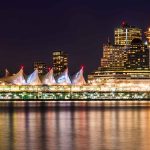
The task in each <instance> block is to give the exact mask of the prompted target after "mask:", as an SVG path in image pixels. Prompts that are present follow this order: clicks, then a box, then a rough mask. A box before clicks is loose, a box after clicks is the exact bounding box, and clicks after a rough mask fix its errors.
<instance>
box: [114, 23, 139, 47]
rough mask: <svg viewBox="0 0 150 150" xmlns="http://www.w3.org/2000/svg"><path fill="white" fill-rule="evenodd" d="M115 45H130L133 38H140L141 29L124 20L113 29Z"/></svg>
mask: <svg viewBox="0 0 150 150" xmlns="http://www.w3.org/2000/svg"><path fill="white" fill-rule="evenodd" d="M114 38H115V45H130V44H131V42H132V40H133V39H135V38H138V39H141V40H142V30H141V29H140V28H137V27H135V26H130V25H128V24H127V23H125V22H122V25H121V26H120V27H118V28H115V30H114Z"/></svg>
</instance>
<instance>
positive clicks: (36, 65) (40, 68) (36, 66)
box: [34, 61, 47, 75]
mask: <svg viewBox="0 0 150 150" xmlns="http://www.w3.org/2000/svg"><path fill="white" fill-rule="evenodd" d="M36 69H37V70H38V73H39V75H44V74H45V73H46V72H47V65H46V64H45V63H44V62H41V61H36V62H34V70H36Z"/></svg>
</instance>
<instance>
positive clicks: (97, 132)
mask: <svg viewBox="0 0 150 150" xmlns="http://www.w3.org/2000/svg"><path fill="white" fill-rule="evenodd" d="M149 149H150V104H149V103H143V104H139V102H135V103H123V104H122V103H121V102H120V103H116V102H114V103H113V102H112V103H97V102H95V103H86V102H84V103H19V104H18V103H14V102H13V103H5V104H4V103H1V104H0V150H149Z"/></svg>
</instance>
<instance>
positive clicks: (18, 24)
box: [0, 0, 150, 73]
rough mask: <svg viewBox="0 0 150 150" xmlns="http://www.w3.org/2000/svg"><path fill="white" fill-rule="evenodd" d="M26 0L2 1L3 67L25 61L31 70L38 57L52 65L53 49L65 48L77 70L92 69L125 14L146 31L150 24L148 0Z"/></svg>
mask: <svg viewBox="0 0 150 150" xmlns="http://www.w3.org/2000/svg"><path fill="white" fill-rule="evenodd" d="M22 3H23V2H20V3H18V2H15V3H14V2H13V3H12V2H11V3H6V2H2V3H1V15H0V19H1V25H0V29H1V30H0V50H1V56H0V70H4V69H5V68H8V69H9V70H10V71H11V72H16V71H17V70H18V67H19V66H20V65H21V64H23V65H24V66H25V71H26V72H27V73H28V72H31V71H32V65H31V63H32V62H34V61H38V60H41V61H45V62H46V63H48V64H51V65H52V63H51V61H52V58H51V53H52V51H54V50H58V49H61V50H63V51H66V52H67V53H68V54H69V60H71V61H70V63H69V65H70V69H71V72H72V73H74V70H75V72H76V71H77V70H78V68H79V66H80V65H81V64H84V66H85V72H86V73H87V72H88V73H90V72H91V71H93V70H94V69H95V68H96V67H97V66H98V65H99V59H100V58H101V56H102V45H103V43H106V41H107V38H108V36H109V37H110V40H112V38H113V32H112V31H113V29H114V28H115V27H116V26H118V25H119V24H121V22H122V20H126V21H127V22H129V23H130V24H131V25H135V26H137V27H140V28H142V29H143V32H144V31H146V30H147V28H148V26H149V25H150V22H149V20H148V19H149V15H148V14H149V13H148V4H149V2H147V3H140V1H128V0H127V1H126V4H125V6H126V7H124V6H122V4H121V3H119V1H118V0H116V1H113V2H109V5H108V4H107V2H100V1H98V0H96V1H89V0H88V1H82V2H81V1H71V2H70V1H68V0H66V1H51V2H49V3H48V2H47V3H46V2H42V3H40V1H36V2H30V4H29V3H28V2H27V3H26V4H22ZM135 3H136V4H135ZM127 7H128V11H126V8H127ZM133 8H134V9H133ZM108 10H109V11H108ZM137 10H138V11H137ZM110 16H111V17H110ZM14 58H15V59H14ZM83 58H84V59H83ZM77 59H78V61H76V60H77ZM28 60H30V61H28ZM12 66H13V68H12ZM73 68H74V69H73Z"/></svg>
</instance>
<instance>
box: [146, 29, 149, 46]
mask: <svg viewBox="0 0 150 150" xmlns="http://www.w3.org/2000/svg"><path fill="white" fill-rule="evenodd" d="M145 35H146V38H147V44H148V47H149V48H150V28H149V29H148V31H146V32H145Z"/></svg>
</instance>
